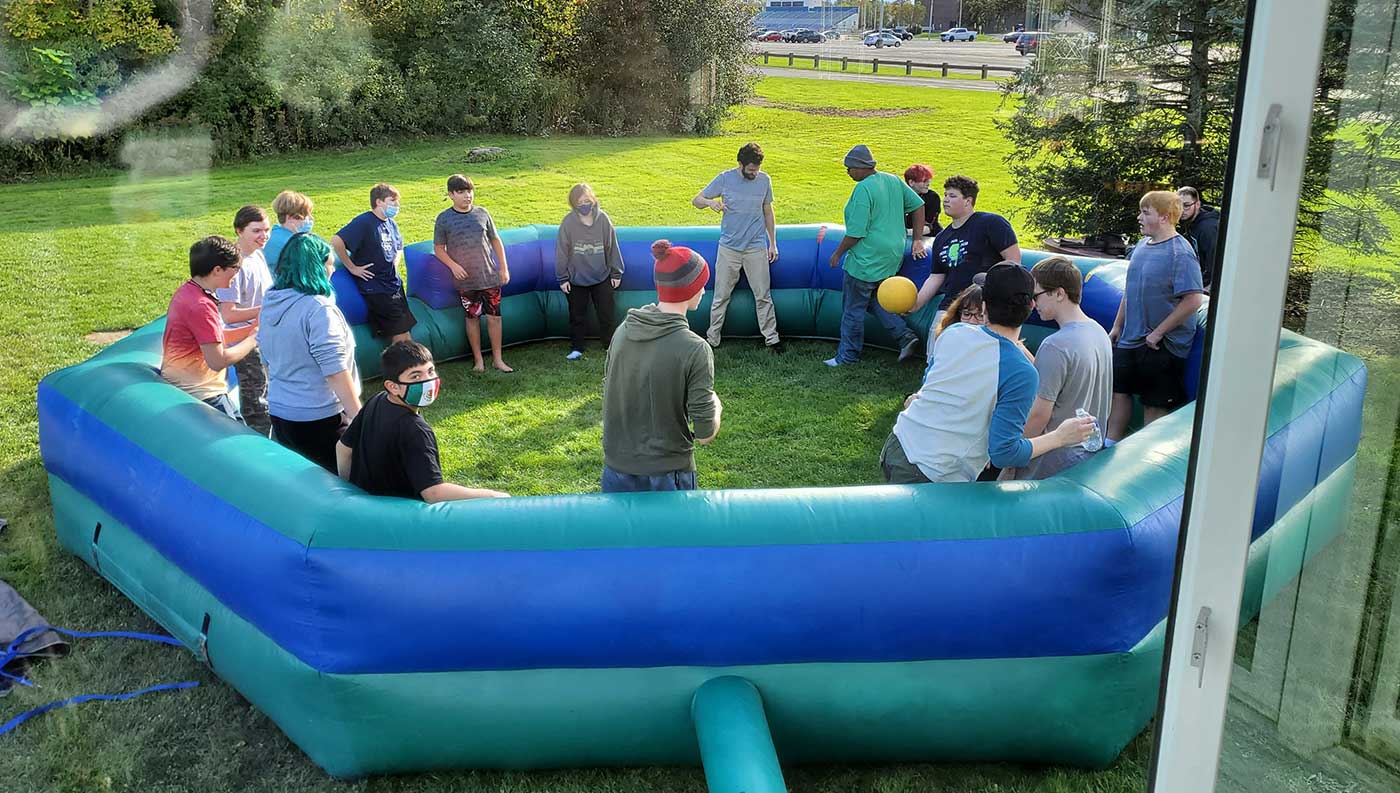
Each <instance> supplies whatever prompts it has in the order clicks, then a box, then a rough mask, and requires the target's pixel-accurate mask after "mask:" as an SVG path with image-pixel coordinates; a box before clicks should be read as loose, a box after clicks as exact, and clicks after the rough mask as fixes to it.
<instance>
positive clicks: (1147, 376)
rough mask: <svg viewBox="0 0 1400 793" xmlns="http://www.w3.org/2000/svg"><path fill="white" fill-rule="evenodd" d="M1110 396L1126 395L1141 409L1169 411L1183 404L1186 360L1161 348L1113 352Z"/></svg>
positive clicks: (1117, 348) (1184, 402)
mask: <svg viewBox="0 0 1400 793" xmlns="http://www.w3.org/2000/svg"><path fill="white" fill-rule="evenodd" d="M1113 393H1115V394H1130V395H1132V396H1135V397H1137V398H1138V399H1139V400H1141V402H1142V405H1143V407H1149V408H1160V409H1165V410H1171V409H1174V408H1178V407H1181V406H1182V405H1184V404H1186V359H1185V358H1178V357H1176V356H1175V355H1172V354H1171V353H1170V352H1168V351H1167V348H1166V347H1165V346H1162V347H1158V348H1157V349H1155V350H1154V349H1152V348H1151V347H1148V346H1147V345H1146V344H1144V345H1143V346H1141V347H1134V348H1132V349H1123V348H1122V347H1114V348H1113Z"/></svg>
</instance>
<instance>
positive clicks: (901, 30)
mask: <svg viewBox="0 0 1400 793" xmlns="http://www.w3.org/2000/svg"><path fill="white" fill-rule="evenodd" d="M890 32H891V33H893V34H895V35H896V36H899V37H900V38H901V39H903V40H904V41H908V40H910V39H912V38H914V34H913V33H910V32H909V28H906V27H905V26H903V25H895V27H894V30H891V31H890Z"/></svg>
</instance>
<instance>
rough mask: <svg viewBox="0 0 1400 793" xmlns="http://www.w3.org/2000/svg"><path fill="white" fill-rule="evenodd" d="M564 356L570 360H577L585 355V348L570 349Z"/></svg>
mask: <svg viewBox="0 0 1400 793" xmlns="http://www.w3.org/2000/svg"><path fill="white" fill-rule="evenodd" d="M564 357H565V358H567V359H569V360H570V361H577V360H578V359H580V358H582V357H583V350H570V351H569V354H568V355H565V356H564Z"/></svg>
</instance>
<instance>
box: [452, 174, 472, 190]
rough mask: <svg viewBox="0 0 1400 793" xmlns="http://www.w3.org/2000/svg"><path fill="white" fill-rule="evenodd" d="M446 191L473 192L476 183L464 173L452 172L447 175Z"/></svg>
mask: <svg viewBox="0 0 1400 793" xmlns="http://www.w3.org/2000/svg"><path fill="white" fill-rule="evenodd" d="M447 192H449V193H475V192H476V185H474V184H472V180H471V179H470V178H468V177H467V175H466V174H461V173H454V174H452V175H451V176H449V177H447Z"/></svg>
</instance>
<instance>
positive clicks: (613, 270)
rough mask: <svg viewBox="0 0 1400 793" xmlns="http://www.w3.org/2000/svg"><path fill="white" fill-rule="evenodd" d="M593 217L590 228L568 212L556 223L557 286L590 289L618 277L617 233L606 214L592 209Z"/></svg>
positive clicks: (619, 262) (577, 216) (555, 256)
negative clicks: (557, 233)
mask: <svg viewBox="0 0 1400 793" xmlns="http://www.w3.org/2000/svg"><path fill="white" fill-rule="evenodd" d="M593 211H594V212H596V213H597V217H595V218H594V219H593V225H591V226H589V225H586V224H585V223H584V222H583V221H582V220H580V219H579V214H578V212H570V213H569V214H567V215H565V216H564V219H563V220H561V221H559V236H558V237H557V238H556V239H555V242H554V272H555V274H556V275H557V276H558V277H559V283H561V284H563V283H571V284H573V285H574V286H593V285H594V284H601V283H602V282H603V281H605V280H607V279H609V278H621V277H622V253H621V251H619V250H618V247H617V231H616V230H614V229H613V224H612V220H611V219H609V218H608V213H606V212H604V211H603V210H601V209H595V210H593Z"/></svg>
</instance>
